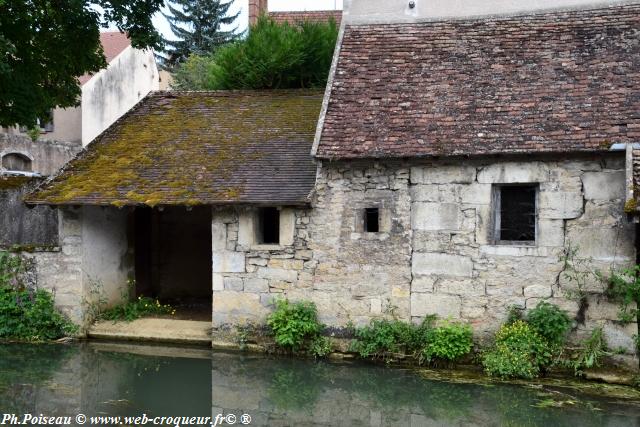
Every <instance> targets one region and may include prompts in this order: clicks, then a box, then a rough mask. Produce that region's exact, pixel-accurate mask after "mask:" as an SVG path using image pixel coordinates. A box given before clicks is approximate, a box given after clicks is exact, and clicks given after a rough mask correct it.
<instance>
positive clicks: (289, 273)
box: [258, 267, 298, 282]
mask: <svg viewBox="0 0 640 427" xmlns="http://www.w3.org/2000/svg"><path fill="white" fill-rule="evenodd" d="M258 277H259V278H261V279H269V280H277V281H281V282H295V281H296V280H297V279H298V272H297V271H293V270H283V269H281V268H268V267H264V268H263V267H261V268H259V269H258Z"/></svg>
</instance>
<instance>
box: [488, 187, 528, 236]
mask: <svg viewBox="0 0 640 427" xmlns="http://www.w3.org/2000/svg"><path fill="white" fill-rule="evenodd" d="M536 188H537V187H536V186H504V187H500V189H499V195H498V197H499V217H498V221H497V222H498V224H497V225H498V227H497V231H498V236H497V237H498V240H499V241H502V242H535V240H536Z"/></svg>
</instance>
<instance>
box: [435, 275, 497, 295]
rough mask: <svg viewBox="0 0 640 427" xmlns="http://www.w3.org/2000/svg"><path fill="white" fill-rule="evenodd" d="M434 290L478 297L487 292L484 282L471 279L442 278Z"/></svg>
mask: <svg viewBox="0 0 640 427" xmlns="http://www.w3.org/2000/svg"><path fill="white" fill-rule="evenodd" d="M434 292H436V293H439V294H441V293H442V294H452V295H459V296H462V297H476V296H481V295H484V294H485V290H484V282H481V281H477V280H471V279H463V280H451V279H442V280H440V281H438V283H436V285H435V291H434Z"/></svg>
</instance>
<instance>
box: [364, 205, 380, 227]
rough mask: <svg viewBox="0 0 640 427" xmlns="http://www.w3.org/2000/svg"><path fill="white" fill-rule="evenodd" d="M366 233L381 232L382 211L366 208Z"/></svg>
mask: <svg viewBox="0 0 640 427" xmlns="http://www.w3.org/2000/svg"><path fill="white" fill-rule="evenodd" d="M364 231H366V232H367V233H377V232H379V231H380V209H378V208H366V209H365V210H364Z"/></svg>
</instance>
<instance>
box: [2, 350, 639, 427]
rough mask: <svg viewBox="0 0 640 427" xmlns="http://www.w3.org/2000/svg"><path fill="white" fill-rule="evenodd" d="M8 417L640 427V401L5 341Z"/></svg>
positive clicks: (212, 356)
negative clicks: (216, 417)
mask: <svg viewBox="0 0 640 427" xmlns="http://www.w3.org/2000/svg"><path fill="white" fill-rule="evenodd" d="M624 391H625V390H624V389H623V392H624ZM628 391H629V393H630V395H631V396H633V395H634V393H635V392H634V391H632V390H631V389H629V390H628ZM635 396H636V397H637V396H640V394H636V395H635ZM3 414H16V416H17V417H19V418H18V419H20V420H21V419H22V418H20V417H24V414H35V415H39V414H43V415H45V416H70V417H73V418H74V420H73V422H72V425H77V423H76V422H75V417H76V416H77V415H78V414H84V415H86V416H88V417H91V416H142V414H146V416H147V417H154V416H171V417H175V416H190V417H196V416H201V417H215V416H216V415H217V414H222V415H224V416H228V415H229V414H233V415H235V416H236V424H235V425H242V421H245V422H246V421H248V420H249V418H248V417H245V418H241V417H242V415H249V416H250V417H251V423H250V425H252V426H313V425H319V426H392V427H395V426H408V427H421V426H545V427H552V426H572V427H578V426H640V400H634V399H621V398H617V397H611V396H606V397H603V396H597V395H592V394H588V393H585V392H584V391H583V390H581V389H576V388H571V387H563V386H558V385H557V384H555V385H553V384H552V385H549V384H547V385H540V384H536V385H531V384H529V385H527V384H520V385H513V384H503V383H483V384H478V383H469V382H462V383H461V382H459V380H455V381H454V380H451V379H449V380H443V379H434V378H433V376H432V375H426V376H425V374H424V373H422V374H421V373H420V371H416V370H410V369H400V368H392V367H385V366H381V365H375V364H369V363H346V362H342V363H330V362H315V361H312V360H299V359H290V358H276V357H267V356H260V355H247V354H241V353H224V352H213V351H209V350H205V349H187V348H176V347H164V346H136V345H121V344H120V345H119V344H108V343H85V344H73V345H59V344H56V345H53V344H48V345H23V344H3V345H0V424H2V422H1V421H2V417H3V416H4V415H3ZM231 419H232V418H231ZM227 420H229V419H227ZM86 425H89V423H88V422H87V424H86ZM223 425H227V424H223Z"/></svg>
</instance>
